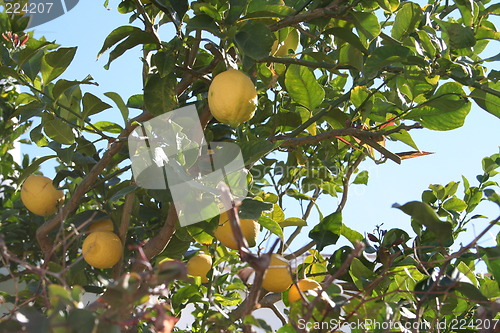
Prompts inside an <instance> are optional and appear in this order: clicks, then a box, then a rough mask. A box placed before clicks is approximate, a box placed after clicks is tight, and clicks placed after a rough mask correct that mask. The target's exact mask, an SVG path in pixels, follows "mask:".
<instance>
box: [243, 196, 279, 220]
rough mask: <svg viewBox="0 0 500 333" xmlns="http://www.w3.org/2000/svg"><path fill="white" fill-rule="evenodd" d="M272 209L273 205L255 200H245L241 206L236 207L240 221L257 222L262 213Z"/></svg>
mask: <svg viewBox="0 0 500 333" xmlns="http://www.w3.org/2000/svg"><path fill="white" fill-rule="evenodd" d="M272 208H273V204H272V203H269V202H263V201H259V200H255V199H245V200H243V201H242V203H241V206H240V207H238V213H239V217H240V219H249V220H258V219H259V218H260V217H261V215H262V212H264V211H269V210H271V209H272Z"/></svg>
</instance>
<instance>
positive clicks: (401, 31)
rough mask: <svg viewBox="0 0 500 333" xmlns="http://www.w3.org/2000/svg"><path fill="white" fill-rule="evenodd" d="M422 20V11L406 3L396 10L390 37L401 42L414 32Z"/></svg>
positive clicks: (413, 4) (415, 5) (410, 3)
mask: <svg viewBox="0 0 500 333" xmlns="http://www.w3.org/2000/svg"><path fill="white" fill-rule="evenodd" d="M421 19H422V9H421V8H420V6H419V5H418V4H416V3H414V2H407V3H405V4H404V5H403V6H401V8H400V9H399V10H398V13H397V14H396V18H395V19H394V25H393V26H392V34H391V35H392V37H393V38H394V39H397V40H403V39H404V38H405V37H407V36H408V35H409V34H411V33H413V32H414V31H415V28H416V27H417V25H418V24H419V23H420V20H421Z"/></svg>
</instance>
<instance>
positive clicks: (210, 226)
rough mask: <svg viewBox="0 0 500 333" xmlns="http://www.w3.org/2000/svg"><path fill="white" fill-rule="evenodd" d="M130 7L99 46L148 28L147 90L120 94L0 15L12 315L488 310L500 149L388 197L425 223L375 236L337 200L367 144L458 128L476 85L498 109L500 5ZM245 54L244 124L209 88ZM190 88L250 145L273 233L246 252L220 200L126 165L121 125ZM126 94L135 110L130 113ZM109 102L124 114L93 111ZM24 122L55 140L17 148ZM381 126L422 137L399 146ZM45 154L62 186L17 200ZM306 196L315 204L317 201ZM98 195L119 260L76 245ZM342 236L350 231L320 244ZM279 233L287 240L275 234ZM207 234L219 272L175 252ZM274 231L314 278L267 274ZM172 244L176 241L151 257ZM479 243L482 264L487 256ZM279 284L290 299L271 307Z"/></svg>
mask: <svg viewBox="0 0 500 333" xmlns="http://www.w3.org/2000/svg"><path fill="white" fill-rule="evenodd" d="M107 5H108V1H106V2H105V6H107ZM118 10H119V11H120V12H121V13H123V14H124V15H128V16H129V17H130V25H126V26H121V27H117V28H116V29H115V30H113V31H112V32H110V34H109V35H108V37H107V38H106V39H105V40H104V42H103V46H102V49H101V51H100V52H99V56H105V57H107V58H108V61H107V64H106V66H105V67H106V68H108V67H109V66H113V65H114V63H113V61H114V60H116V59H117V58H119V57H120V56H121V55H122V54H124V53H125V52H127V51H128V50H129V49H131V48H134V47H136V46H140V47H142V50H143V59H142V61H143V64H144V71H143V73H144V75H143V78H142V79H143V87H144V91H143V93H141V94H137V95H133V96H127V97H125V96H120V95H119V94H117V93H115V92H103V93H102V95H100V96H96V95H94V94H91V93H89V92H86V91H85V88H86V85H96V84H97V83H96V82H95V81H94V80H93V78H92V77H90V76H88V77H85V78H82V79H81V80H68V79H65V78H64V72H65V70H66V69H67V68H68V67H69V66H71V63H72V60H73V58H74V55H75V52H76V50H77V48H76V47H62V46H60V45H57V44H55V43H54V42H49V41H47V40H45V39H44V38H40V39H35V38H34V37H33V33H32V32H29V33H25V32H24V30H25V28H26V26H27V19H26V18H23V17H20V16H16V15H7V14H5V13H1V14H0V30H1V32H2V36H3V39H2V40H1V43H0V75H1V81H0V88H1V90H0V117H1V121H0V132H1V133H2V137H1V138H0V175H1V177H2V180H3V181H4V182H3V183H2V185H1V189H0V191H1V193H2V196H1V197H0V204H1V205H0V206H1V209H0V214H1V221H0V253H1V259H2V263H3V266H4V267H5V268H8V270H7V271H8V273H7V274H6V275H3V276H1V277H0V279H1V280H3V281H15V282H16V284H17V283H18V282H19V283H20V284H19V286H23V287H22V288H19V290H17V292H15V293H7V292H2V293H1V294H0V298H1V299H2V300H3V301H5V302H7V303H12V304H13V310H12V311H11V312H10V313H8V315H7V316H5V317H4V318H2V319H0V330H2V331H9V332H11V331H19V330H21V329H25V330H28V331H35V330H36V331H43V332H45V331H47V332H49V331H61V332H73V331H75V332H115V331H116V332H117V331H120V330H124V331H140V332H153V331H155V332H170V331H172V329H173V326H174V324H175V323H176V321H177V319H176V318H177V317H179V316H180V314H181V312H182V311H183V310H184V309H186V308H188V306H189V307H192V308H194V310H193V311H192V315H193V325H192V329H191V330H190V331H192V332H207V331H210V332H225V331H229V332H233V331H238V330H241V329H246V330H247V331H248V330H249V328H250V327H252V326H254V327H260V328H262V329H264V330H268V331H269V330H270V328H269V327H268V326H267V324H266V323H265V322H263V321H261V320H258V319H256V318H255V317H254V316H252V312H253V310H254V309H255V308H256V303H259V306H260V307H268V308H271V309H273V310H275V313H276V314H277V316H278V318H279V319H280V320H282V322H283V327H282V328H280V329H279V330H278V332H295V331H306V330H307V327H306V328H305V327H304V325H305V324H304V323H309V324H308V325H309V326H308V327H309V328H311V329H316V330H317V331H320V330H319V329H318V328H317V327H315V326H314V325H316V324H317V323H320V322H329V323H336V324H338V326H341V325H342V323H354V322H356V321H358V320H367V319H369V320H371V323H372V325H373V326H372V327H369V328H367V329H368V330H370V331H372V330H373V331H377V332H379V331H380V332H382V331H384V329H379V328H377V326H376V324H375V323H379V324H381V323H384V322H385V323H387V322H400V323H403V324H410V325H414V324H418V325H430V326H429V328H430V329H435V328H436V327H439V328H440V329H441V331H443V332H444V331H446V332H455V331H457V327H453V326H452V325H453V324H454V323H455V326H457V322H454V321H453V320H464V322H466V323H467V325H468V326H469V327H468V331H478V330H480V329H481V328H482V327H480V326H481V325H482V326H483V328H485V329H490V328H491V327H492V326H493V325H496V321H494V318H498V316H497V312H498V310H499V306H498V303H496V302H495V299H496V298H497V297H499V296H500V289H499V285H498V281H499V280H500V262H499V260H500V259H499V255H498V254H499V253H500V238H499V237H497V240H498V244H497V246H495V247H489V248H484V247H480V246H478V245H477V242H478V240H479V239H480V238H481V236H483V235H484V234H486V233H487V232H488V231H489V230H490V229H491V228H492V227H493V226H494V225H496V224H498V222H499V220H498V218H496V219H492V220H489V219H486V217H484V216H482V215H479V214H476V215H472V214H473V212H474V210H475V209H476V207H477V206H478V204H479V203H480V202H482V201H491V202H494V203H497V204H499V205H500V197H499V194H498V184H497V183H496V182H495V181H494V177H495V176H496V175H497V172H498V171H497V169H498V168H499V166H500V154H494V155H492V156H490V157H486V158H484V159H483V161H482V168H483V170H482V171H483V172H482V174H480V175H478V176H477V183H471V182H470V181H469V180H468V179H466V178H463V179H462V180H461V181H460V182H459V181H452V182H450V183H448V184H446V185H438V184H432V185H430V186H429V188H428V189H427V190H425V191H424V192H423V193H422V198H421V200H420V201H411V202H408V203H405V204H402V205H395V207H396V208H397V209H400V210H401V211H403V212H404V213H406V214H408V215H409V216H410V217H411V221H410V222H411V223H410V224H409V226H411V229H412V231H413V233H410V232H408V231H405V230H403V229H390V230H382V229H380V228H379V229H377V230H376V231H375V232H373V233H369V234H367V235H366V238H365V236H363V234H362V233H364V232H365V230H359V231H357V230H352V229H350V228H348V227H347V226H346V225H345V224H344V223H343V220H342V210H343V209H344V206H345V203H346V201H347V199H348V187H349V185H350V184H352V183H355V184H366V183H367V182H368V173H367V172H366V171H362V170H360V165H362V162H363V161H364V160H365V159H373V160H375V161H376V162H377V163H384V162H387V161H388V162H387V163H392V162H396V163H401V162H402V160H404V159H405V158H408V157H419V156H422V155H425V154H426V153H425V152H421V151H420V150H419V149H418V145H417V143H416V142H415V141H414V140H413V139H412V137H411V134H410V132H411V131H412V130H415V129H420V128H426V129H428V130H435V131H448V130H453V129H456V128H459V127H461V126H462V125H463V124H464V122H465V120H466V117H467V115H468V114H469V112H470V110H471V107H472V105H473V103H475V104H476V105H478V106H479V107H480V108H482V109H484V110H485V111H487V112H489V113H491V114H492V115H494V116H496V117H500V102H499V101H500V86H499V85H500V83H499V82H498V78H499V76H498V71H495V70H491V71H489V72H488V71H487V69H486V68H485V66H484V64H485V63H486V62H493V61H497V60H499V57H498V56H495V57H492V58H489V59H483V58H482V57H481V53H482V52H483V51H484V50H485V49H486V48H487V47H489V46H490V41H498V40H500V34H499V33H498V32H497V31H496V27H495V26H494V24H493V23H492V22H491V21H490V16H491V15H499V14H500V6H499V5H498V4H491V3H490V1H488V0H480V1H466V0H455V1H453V2H452V1H449V2H448V1H446V2H445V3H443V2H441V1H437V0H429V4H428V5H426V6H424V7H421V6H420V5H419V4H417V3H415V2H411V1H401V2H400V1H399V0H376V1H375V0H349V1H322V0H311V1H304V0H285V1H281V0H271V1H267V0H231V1H220V0H198V1H191V2H188V1H187V0H180V1H167V0H151V2H149V1H141V0H122V1H121V2H120V3H119V5H118ZM163 26H166V27H170V28H172V29H174V31H175V34H174V36H173V38H171V39H170V40H164V39H163V37H162V36H161V34H160V31H161V30H160V27H163ZM292 27H293V29H296V30H298V31H299V33H300V48H299V49H298V51H297V53H295V54H286V55H285V56H283V57H273V56H270V54H271V50H272V47H273V44H274V42H275V41H278V42H282V41H283V40H285V39H286V37H287V35H288V33H287V32H289V31H290V28H292ZM234 67H238V68H239V69H240V70H242V71H243V72H245V73H246V74H248V76H249V77H251V78H252V80H253V82H254V83H255V85H256V87H257V91H258V109H257V111H256V114H255V116H254V117H253V118H252V119H251V120H249V121H248V122H245V123H243V124H241V125H240V126H238V127H237V128H232V127H229V126H227V125H224V124H221V123H218V122H217V121H216V120H214V119H211V116H210V110H209V108H208V104H207V91H208V88H209V85H210V82H211V79H212V78H213V77H214V76H215V75H216V74H218V73H220V72H222V71H224V70H226V69H227V68H234ZM133 79H138V78H133ZM16 87H20V91H19V90H17V89H16ZM192 103H195V104H196V106H197V108H198V111H199V114H200V119H201V121H202V125H203V128H204V129H205V136H206V138H207V140H209V141H229V142H234V143H237V144H238V145H239V147H240V148H241V150H242V154H243V157H244V159H245V164H246V166H247V168H248V170H249V177H248V185H249V189H250V191H249V195H248V198H247V199H246V200H244V201H243V203H242V205H241V206H240V207H239V208H238V209H239V214H238V215H239V216H240V217H241V218H244V219H258V222H259V223H260V225H261V227H262V230H263V231H264V232H263V234H264V236H263V238H262V239H264V240H265V241H263V242H262V243H261V244H260V245H259V244H258V245H259V250H258V253H255V252H256V251H254V253H250V252H246V251H247V248H246V247H245V246H244V244H243V243H241V242H240V243H241V244H239V247H240V249H239V251H234V250H229V249H227V248H225V247H224V246H221V245H219V244H217V242H215V241H214V240H213V231H214V229H215V228H216V226H217V221H218V217H216V218H214V219H213V220H211V221H202V222H200V223H198V224H195V225H192V226H188V227H181V226H180V225H178V224H176V215H175V214H176V213H175V209H174V208H173V204H171V197H170V192H169V191H168V190H148V189H143V188H140V187H138V186H137V185H136V184H135V183H134V182H133V180H131V175H130V172H129V170H130V162H129V153H128V150H127V147H126V137H127V136H128V135H129V134H130V133H131V131H132V130H133V129H134V128H135V127H136V126H137V124H138V123H141V122H144V121H147V120H149V119H151V118H153V117H154V116H157V115H161V114H164V113H166V112H168V111H171V110H173V109H176V108H178V107H182V106H185V105H188V104H192ZM130 109H139V110H141V113H140V115H139V116H137V117H135V118H130V116H129V114H130ZM113 112H115V113H117V112H120V114H121V116H122V120H123V122H122V121H121V120H120V121H116V120H114V117H111V116H110V117H109V119H111V120H108V121H95V120H94V119H95V116H96V115H97V114H106V115H108V114H112V113H113ZM26 131H29V135H28V136H26V138H25V137H24V136H23V142H25V143H28V144H31V145H36V146H38V147H48V148H50V149H51V150H52V151H53V154H51V155H47V156H44V157H41V158H38V159H30V157H28V156H26V155H25V156H24V157H23V161H22V163H21V165H18V164H17V163H16V162H15V161H14V160H13V158H12V156H11V155H10V154H9V153H8V151H9V150H10V149H12V147H13V143H14V142H15V141H16V140H18V139H19V138H20V137H21V135H22V134H23V133H25V132H26ZM386 141H398V142H402V143H404V144H406V145H408V146H409V147H411V149H413V151H412V152H410V153H394V152H391V151H390V150H389V148H390V146H387V147H386V146H385V142H386ZM49 159H54V160H55V161H57V167H56V176H55V178H54V184H55V185H56V186H58V187H59V188H61V189H64V190H65V192H66V201H65V204H64V206H63V207H61V208H60V210H59V211H58V212H57V213H56V215H54V216H52V217H50V218H47V219H44V218H42V217H39V216H35V215H33V214H31V213H29V212H28V211H27V210H26V208H24V206H23V205H22V203H21V200H20V196H19V191H18V189H19V188H20V185H21V184H22V182H23V180H24V179H25V178H26V177H27V176H29V175H31V174H33V173H39V171H38V170H39V168H40V166H41V165H42V164H43V163H44V162H46V161H47V160H49ZM461 188H462V189H463V193H460V192H459V189H461ZM459 193H460V194H459ZM319 196H330V197H334V198H337V199H338V205H337V207H336V208H334V209H331V208H330V207H319V206H318V205H317V204H316V200H317V198H318V197H319ZM286 198H292V199H296V200H297V202H298V203H299V204H300V205H301V206H303V208H304V210H303V211H304V214H303V216H286V214H285V213H284V209H283V208H284V201H285V199H286ZM313 209H317V210H318V213H319V215H320V221H319V222H318V223H314V222H313V221H311V220H310V219H309V215H310V213H311V210H313ZM102 214H104V215H105V216H106V217H109V218H111V219H112V220H113V222H114V226H115V231H116V232H117V234H118V235H119V237H120V238H121V239H122V240H124V241H125V244H126V246H125V248H124V253H123V259H122V261H121V262H120V263H119V264H118V265H116V266H115V267H114V268H113V269H109V270H99V269H95V268H92V267H90V266H88V265H87V264H86V263H85V262H84V261H83V260H82V256H81V250H80V249H81V244H82V242H83V238H84V237H83V236H84V234H85V232H86V228H87V225H88V224H89V223H90V222H91V221H92V220H95V219H97V217H99V218H101V219H102V216H100V215H102ZM230 218H231V217H230ZM231 219H233V218H231ZM476 219H484V221H485V222H484V225H485V226H484V230H482V232H481V233H480V234H479V235H478V237H477V238H476V239H474V240H473V241H472V242H470V243H469V244H467V245H463V246H462V247H461V248H460V249H459V250H457V249H456V248H457V244H456V240H457V237H458V236H459V235H460V234H461V233H463V232H464V231H465V230H466V229H467V225H468V224H469V223H470V222H471V221H472V220H476ZM488 221H489V222H488ZM305 225H309V226H311V227H312V230H311V232H310V233H309V238H310V239H311V242H310V243H309V244H308V245H307V246H305V247H304V248H301V249H299V250H298V251H296V252H294V253H290V252H289V251H288V252H287V251H285V249H287V248H288V247H289V246H290V245H291V244H292V242H293V240H294V239H295V238H296V236H297V235H298V234H299V233H300V231H301V228H302V227H304V226H305ZM21 226H22V227H21ZM290 227H295V228H296V230H295V232H293V234H292V236H291V237H290V238H289V239H284V237H283V228H290ZM341 237H344V238H346V239H347V240H348V241H350V242H351V243H352V246H343V247H341V248H338V249H336V250H335V251H334V253H333V254H332V255H331V256H326V255H325V254H321V253H320V251H322V252H325V251H324V249H325V248H326V247H328V246H331V245H334V244H336V243H337V241H338V240H339V239H340V238H341ZM274 239H277V240H279V245H280V246H279V247H277V243H275V244H274V245H273V246H266V245H265V244H267V243H272V242H268V241H267V240H274ZM200 249H202V250H203V251H205V252H206V253H209V254H210V255H211V256H212V257H213V258H214V260H213V267H214V268H213V269H212V270H211V271H210V272H209V273H208V278H209V282H208V283H207V284H202V283H201V281H200V279H199V278H194V279H193V278H187V277H186V267H185V264H184V263H183V262H186V261H187V260H188V259H189V258H190V257H192V256H193V254H194V253H195V252H197V251H198V250H200ZM329 249H332V247H330V248H329ZM273 250H274V251H276V250H277V251H278V252H282V253H284V255H285V257H286V258H287V259H288V260H292V261H294V262H295V261H296V259H298V261H297V262H298V265H297V267H296V269H294V270H293V273H294V281H297V280H300V279H301V278H304V277H306V276H307V277H309V278H313V279H315V280H317V281H318V282H321V283H322V286H323V290H322V291H321V292H319V293H318V296H317V297H314V296H308V297H309V302H306V303H305V304H306V305H304V303H302V302H295V303H293V304H291V305H289V304H288V302H287V297H286V296H287V291H285V292H284V293H283V294H281V293H279V294H273V293H268V294H266V293H265V291H264V290H261V288H260V282H261V281H259V276H260V277H262V273H263V270H265V268H266V264H268V261H269V257H268V256H267V253H269V252H272V251H273ZM308 251H309V253H310V254H309V255H308V256H307V257H305V259H301V255H303V254H304V253H306V252H308ZM165 258H170V259H177V260H167V261H163V263H162V264H161V265H160V264H158V263H159V262H160V261H161V260H162V259H165ZM180 260H182V261H183V262H182V261H180ZM266 260H267V261H266ZM479 261H482V262H485V263H486V265H487V269H488V274H479V273H478V271H477V265H478V262H479ZM253 271H255V273H256V274H255V281H254V283H252V280H251V279H249V275H250V272H253ZM24 286H25V287H24ZM89 293H95V294H98V296H97V297H98V298H97V301H95V302H91V303H89V304H84V303H83V301H82V295H86V294H87V295H88V294H89ZM282 296H285V297H282ZM281 298H283V300H284V302H285V305H286V310H285V314H283V313H281V312H280V311H279V310H277V309H276V305H275V304H276V303H277V302H278V301H279V300H280V299H281ZM285 316H286V317H287V318H285ZM477 320H481V322H480V324H478V321H477ZM442 323H444V325H445V326H446V327H442V326H439V325H442ZM487 323H488V325H490V326H489V327H488V328H486V324H487ZM498 325H499V326H500V324H498ZM305 326H307V325H305ZM463 326H464V325H462V327H463ZM421 327H422V326H421ZM329 329H331V330H334V329H335V327H333V326H330V327H329ZM358 331H361V330H358Z"/></svg>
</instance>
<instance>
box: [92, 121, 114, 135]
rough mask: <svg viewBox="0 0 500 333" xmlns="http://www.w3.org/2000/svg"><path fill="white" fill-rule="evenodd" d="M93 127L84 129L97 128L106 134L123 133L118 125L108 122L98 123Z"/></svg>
mask: <svg viewBox="0 0 500 333" xmlns="http://www.w3.org/2000/svg"><path fill="white" fill-rule="evenodd" d="M93 125H94V127H90V126H87V127H86V128H88V129H94V128H97V129H98V130H99V131H104V132H108V133H121V132H122V131H123V128H122V127H121V126H120V125H118V124H115V123H112V122H110V121H99V122H97V123H95V124H93Z"/></svg>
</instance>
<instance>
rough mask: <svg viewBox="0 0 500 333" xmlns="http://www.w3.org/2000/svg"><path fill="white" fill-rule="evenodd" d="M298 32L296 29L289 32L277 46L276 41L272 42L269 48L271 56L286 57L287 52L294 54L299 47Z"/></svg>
mask: <svg viewBox="0 0 500 333" xmlns="http://www.w3.org/2000/svg"><path fill="white" fill-rule="evenodd" d="M299 38H300V36H299V32H298V31H297V30H296V29H293V30H290V32H288V35H287V36H286V38H285V40H284V41H282V42H281V43H279V44H278V40H275V41H274V44H273V46H272V47H271V55H272V56H275V57H286V56H287V55H288V50H292V51H293V52H295V51H296V50H297V48H298V47H299Z"/></svg>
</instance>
